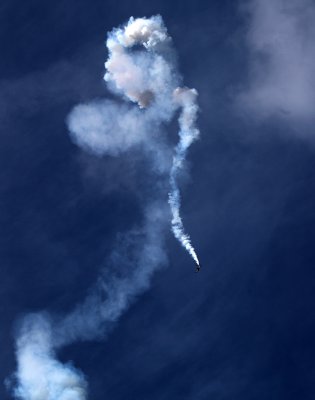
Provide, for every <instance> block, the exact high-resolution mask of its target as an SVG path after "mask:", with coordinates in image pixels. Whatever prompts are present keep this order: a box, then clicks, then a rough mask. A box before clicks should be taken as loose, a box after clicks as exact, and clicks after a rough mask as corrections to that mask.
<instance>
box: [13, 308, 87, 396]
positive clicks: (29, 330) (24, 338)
mask: <svg viewBox="0 0 315 400" xmlns="http://www.w3.org/2000/svg"><path fill="white" fill-rule="evenodd" d="M52 343H53V342H52V336H51V327H50V324H49V321H48V319H47V318H45V317H44V316H42V315H29V316H28V317H27V319H26V320H25V321H24V324H23V326H22V329H21V332H20V335H19V338H18V340H17V345H16V347H17V354H18V370H17V372H16V378H17V380H18V386H17V387H16V388H15V390H14V394H15V396H16V397H17V398H21V399H29V400H43V399H45V400H56V399H58V400H83V399H85V397H86V389H87V384H86V381H85V379H84V377H83V375H82V374H81V372H79V371H78V370H76V369H75V368H74V367H72V366H71V365H63V364H61V363H60V362H58V361H57V360H56V359H55V354H54V349H53V347H52Z"/></svg>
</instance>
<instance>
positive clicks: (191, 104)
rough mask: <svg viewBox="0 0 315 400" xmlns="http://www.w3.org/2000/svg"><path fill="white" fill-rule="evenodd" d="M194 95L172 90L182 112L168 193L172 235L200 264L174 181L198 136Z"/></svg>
mask: <svg viewBox="0 0 315 400" xmlns="http://www.w3.org/2000/svg"><path fill="white" fill-rule="evenodd" d="M196 96H197V92H196V90H195V89H187V88H183V89H182V88H178V89H175V92H174V98H175V100H176V101H177V102H178V103H179V104H180V105H181V107H182V113H181V115H180V117H179V126H180V130H179V137H180V140H179V143H178V144H177V146H176V148H175V155H174V158H173V165H172V168H171V173H170V185H171V191H170V193H169V204H170V207H171V212H172V230H173V233H174V236H175V237H176V238H177V239H178V240H179V241H180V243H181V244H182V245H183V246H184V247H185V249H186V250H187V251H188V252H189V254H190V255H191V256H192V258H193V259H194V261H195V263H196V264H197V265H198V266H200V263H199V259H198V257H197V254H196V251H195V249H194V248H193V246H192V244H191V241H190V237H189V235H188V234H186V233H185V231H184V226H183V221H182V218H181V216H180V193H179V189H178V184H177V181H176V177H177V175H178V173H179V172H180V169H181V167H182V165H183V162H184V161H185V158H186V153H187V150H188V148H189V146H190V145H191V143H192V142H193V141H194V140H196V139H197V138H198V136H199V130H198V129H197V128H196V127H195V122H196V117H197V112H198V106H197V104H196Z"/></svg>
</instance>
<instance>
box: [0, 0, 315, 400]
mask: <svg viewBox="0 0 315 400" xmlns="http://www.w3.org/2000/svg"><path fill="white" fill-rule="evenodd" d="M156 14H160V15H161V16H162V17H163V20H164V23H165V25H166V27H167V29H168V33H169V35H170V36H171V37H172V38H173V44H174V48H175V51H176V54H177V60H176V61H177V64H178V69H179V71H180V73H181V75H182V76H183V81H184V84H185V85H187V86H188V87H190V88H196V90H197V91H198V93H199V96H198V103H199V107H200V112H199V115H198V123H197V124H198V127H199V129H200V132H201V136H200V140H198V141H196V142H195V143H194V144H193V145H192V147H191V149H190V151H189V154H188V160H187V168H186V169H185V171H184V174H183V175H184V176H183V178H182V179H181V181H180V183H181V193H182V216H183V220H184V224H185V228H186V230H187V232H189V234H190V235H191V238H192V241H193V244H194V246H195V248H196V250H197V252H198V255H199V257H200V259H201V263H202V266H203V268H202V271H201V272H200V274H194V264H193V262H192V260H191V258H190V257H189V255H188V254H187V253H186V252H185V251H184V249H183V248H182V247H181V246H180V245H179V243H178V242H177V241H176V240H175V239H174V237H173V236H172V233H171V226H170V222H169V228H168V227H167V228H166V229H164V230H162V231H161V234H160V235H159V238H158V240H159V241H161V242H162V243H163V245H162V246H163V252H164V251H165V257H166V258H167V261H163V266H162V267H161V268H158V269H157V270H156V271H155V273H154V274H153V275H152V277H151V278H150V285H149V286H148V285H147V286H146V288H145V290H139V295H137V296H136V297H135V298H134V299H133V301H132V302H131V303H130V306H129V307H127V308H126V310H125V311H124V312H123V313H122V314H121V316H120V317H119V318H117V321H116V322H115V323H110V324H108V325H106V327H105V328H104V327H103V326H102V327H101V328H100V333H99V334H98V335H97V336H95V337H93V338H89V340H82V338H81V339H80V340H74V341H73V343H70V341H69V343H68V344H67V345H64V346H61V347H59V348H58V349H57V350H56V354H55V357H56V359H57V360H58V362H60V363H67V362H69V361H71V362H72V364H73V365H74V366H75V368H76V369H77V370H80V371H82V374H84V377H85V378H84V379H85V381H86V382H87V383H88V390H87V392H88V396H87V397H88V398H89V399H93V400H94V399H95V400H97V399H104V398H107V399H111V400H120V399H139V400H140V399H152V400H154V399H159V400H163V399H170V398H172V399H173V400H176V399H187V400H188V399H194V400H203V399H216V400H219V399H220V400H221V399H222V400H225V399H226V400H227V399H236V400H238V399H242V400H246V399H248V400H253V399H257V400H260V399H264V400H265V399H266V398H268V399H271V400H273V399H275V400H279V399H286V400H288V399H294V400H296V399H297V398H298V399H306V400H307V399H313V398H314V394H315V383H314V382H315V379H314V374H315V367H314V355H315V343H314V330H315V317H314V311H313V298H314V288H315V272H314V261H315V251H314V243H313V241H314V237H315V211H314V200H315V190H314V187H315V186H314V168H315V157H314V151H315V147H314V138H313V135H314V133H313V126H314V124H313V122H314V93H315V91H314V90H313V89H314V86H315V52H314V46H313V39H312V38H313V37H314V26H315V25H314V20H315V8H314V4H313V3H312V2H311V1H308V0H302V1H299V2H297V1H295V0H290V1H288V2H284V1H283V0H268V1H262V0H249V1H247V2H229V1H209V2H207V1H184V2H177V1H174V2H167V1H162V0H160V1H150V2H147V1H144V0H139V1H134V2H129V1H121V2H119V3H118V2H117V1H94V0H93V1H86V0H79V1H72V0H70V1H67V2H62V1H57V2H53V3H52V2H51V3H48V2H40V1H26V2H23V3H21V2H17V1H14V0H11V1H4V2H3V3H2V5H1V8H0V18H1V23H0V35H1V38H2V40H1V41H0V46H1V63H0V119H1V128H0V129H1V135H0V140H1V145H0V151H1V157H0V165H1V168H0V171H1V174H0V177H1V178H0V179H1V185H0V191H1V196H0V208H1V211H0V215H1V224H0V240H1V246H0V265H1V267H0V268H1V282H0V307H1V313H0V348H1V351H0V378H1V382H2V384H1V386H0V397H1V399H12V398H14V394H13V390H14V387H16V384H17V382H16V377H15V376H14V372H15V371H16V368H17V364H16V363H17V360H16V354H15V342H16V339H17V338H18V337H19V335H20V329H21V324H22V323H21V321H22V319H23V317H24V316H27V315H29V314H30V313H41V312H44V313H45V315H46V316H56V315H58V316H66V315H71V312H72V311H73V310H74V309H75V307H77V306H78V304H82V302H84V299H86V298H87V296H89V294H90V293H91V291H93V288H94V287H95V284H96V282H98V279H99V276H100V274H101V276H102V277H103V279H105V282H113V279H114V278H113V277H116V276H124V277H126V279H127V278H128V279H129V277H130V274H132V272H133V271H137V268H138V264H137V256H138V253H139V251H140V250H139V249H141V242H140V245H139V243H138V242H135V241H134V239H133V240H131V239H130V241H129V242H128V246H126V240H125V238H126V236H125V235H126V232H130V230H132V229H135V228H138V227H139V226H141V224H143V221H144V207H143V204H144V201H146V200H147V199H151V200H152V199H156V198H158V199H159V201H161V203H160V204H162V206H161V207H163V204H164V203H163V201H164V200H165V206H167V196H165V198H163V193H162V194H160V192H159V191H158V190H157V188H156V186H154V185H155V184H156V183H157V178H156V175H155V174H153V173H152V171H151V170H150V166H149V162H148V157H147V156H143V153H142V152H141V151H139V150H137V149H136V150H134V149H131V150H127V151H126V152H124V153H122V154H119V155H118V156H113V155H108V154H105V155H103V156H99V155H96V154H94V153H93V152H91V151H86V149H83V148H81V147H80V146H78V145H77V144H76V143H75V142H74V141H73V137H72V136H71V135H70V134H69V130H68V126H67V118H68V116H69V113H71V110H73V108H74V107H75V106H77V105H78V104H90V103H91V102H93V101H95V100H99V101H102V99H114V100H115V99H117V96H115V95H114V94H113V93H111V92H110V91H109V90H108V88H107V87H106V84H105V82H104V80H103V75H104V62H105V60H106V59H107V57H108V54H107V50H106V46H105V41H106V37H107V32H109V31H111V30H112V29H113V28H114V27H117V26H120V25H121V24H123V23H125V22H127V20H128V19H129V17H130V16H134V17H143V16H146V17H150V16H151V15H156ZM119 101H121V102H122V103H124V101H122V100H119ZM165 132H166V133H167V138H168V139H167V140H168V141H169V142H168V143H171V144H175V143H176V141H177V121H176V118H175V119H174V120H172V121H171V123H170V124H169V125H168V126H167V127H165ZM167 156H168V153H166V156H165V157H167ZM153 183H154V185H153ZM162 183H163V185H166V186H167V183H165V182H164V181H163V180H162ZM163 199H164V200H163ZM140 236H141V235H140ZM113 254H114V256H115V257H118V258H117V259H118V260H120V258H119V257H121V259H122V260H126V259H128V260H129V263H128V262H125V261H124V262H120V261H119V263H118V264H119V265H120V266H121V268H117V262H116V261H115V260H117V259H115V257H114V256H113ZM163 254H164V253H163ZM113 257H114V258H113ZM115 262H116V264H115ZM139 276H141V274H140V275H139ZM131 282H132V280H131ZM101 296H102V295H101ZM98 313H99V310H97V309H91V310H90V309H89V316H85V318H86V321H87V322H88V321H90V319H88V318H91V319H92V318H93V316H94V315H97V314H98ZM47 318H48V317H47ZM105 331H106V335H105V334H104V332H105ZM31 335H32V333H31ZM92 336H93V335H92ZM5 382H6V383H5ZM33 399H34V400H35V399H36V400H37V398H35V397H34V398H30V399H29V400H33Z"/></svg>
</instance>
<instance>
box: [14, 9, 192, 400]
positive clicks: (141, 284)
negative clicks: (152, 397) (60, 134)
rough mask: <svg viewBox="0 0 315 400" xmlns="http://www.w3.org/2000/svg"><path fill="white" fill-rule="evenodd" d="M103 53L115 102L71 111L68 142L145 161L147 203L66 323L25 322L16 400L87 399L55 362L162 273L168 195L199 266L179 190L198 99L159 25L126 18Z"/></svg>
mask: <svg viewBox="0 0 315 400" xmlns="http://www.w3.org/2000/svg"><path fill="white" fill-rule="evenodd" d="M106 45H107V48H108V52H109V57H108V60H107V61H106V63H105V68H106V74H105V76H104V79H105V81H106V83H107V85H108V88H109V89H110V90H111V91H112V92H113V93H115V94H116V95H118V96H120V101H119V102H115V101H112V100H107V99H106V100H96V101H92V102H90V103H87V104H79V105H77V106H76V107H74V109H73V110H72V111H71V113H70V114H69V116H68V118H67V125H68V129H69V132H70V136H71V138H72V140H73V141H74V143H76V144H77V145H78V146H80V147H81V148H83V149H84V150H86V151H89V152H91V153H93V154H96V155H98V156H101V155H104V156H105V155H106V156H119V155H120V154H122V153H124V152H127V151H128V155H129V156H131V155H132V154H133V152H135V153H136V154H138V153H139V151H141V152H142V153H143V154H144V155H145V157H146V159H147V160H149V161H150V165H151V167H150V168H148V170H146V171H144V173H145V174H146V177H149V178H150V180H151V181H152V185H151V194H150V196H147V198H146V199H145V201H144V203H143V204H141V205H142V209H143V214H144V218H143V224H142V225H140V226H137V227H134V228H133V229H131V231H129V232H127V233H125V234H124V235H123V236H122V238H123V239H122V240H121V241H119V242H118V243H117V247H116V249H115V250H114V251H113V252H112V254H111V255H110V257H109V259H108V262H107V264H106V266H105V267H104V268H103V269H102V270H101V271H100V276H99V279H98V280H97V282H96V284H95V285H94V286H93V287H92V288H91V290H90V292H89V295H88V296H87V298H86V299H84V300H83V301H82V302H81V303H80V304H78V305H76V306H75V307H74V309H73V311H72V312H70V313H69V314H67V315H64V316H60V315H59V316H54V315H49V314H48V313H47V312H46V313H38V314H31V315H26V316H25V318H24V319H23V320H22V321H21V323H20V326H21V328H20V329H19V331H18V335H17V339H16V356H17V371H16V373H15V380H14V381H15V382H16V385H15V387H14V388H13V394H14V395H15V397H16V398H18V399H23V400H42V399H45V400H84V399H85V398H86V392H87V382H86V380H85V377H84V375H83V374H82V373H81V372H80V371H78V370H77V369H75V368H74V367H73V366H72V365H71V364H62V363H60V362H59V361H58V360H57V352H58V351H59V350H60V349H61V348H62V347H63V346H66V345H69V344H71V343H74V342H78V341H82V340H93V339H96V338H97V339H100V338H105V337H106V335H107V334H108V332H109V331H110V329H111V327H112V325H113V323H115V322H116V321H117V320H118V319H119V317H120V316H121V315H122V313H123V312H124V311H125V310H126V309H127V308H128V307H129V306H130V305H131V304H132V302H134V301H135V299H136V298H137V296H138V295H139V294H140V293H142V292H143V291H144V290H146V289H148V287H149V286H150V280H151V277H152V274H153V273H154V272H155V271H156V270H157V269H158V268H160V267H161V266H162V265H165V264H166V263H167V257H166V253H165V250H164V242H163V237H164V235H165V234H164V232H165V229H166V227H167V226H168V223H169V212H168V210H166V209H165V206H166V204H165V197H166V195H167V192H168V190H169V187H170V193H169V205H170V208H171V213H172V229H173V232H174V235H175V237H176V238H177V239H178V240H179V241H180V243H181V244H182V245H183V246H184V247H185V248H186V250H187V251H188V252H189V253H190V255H191V256H192V257H193V259H194V261H195V262H196V264H197V265H199V261H198V257H197V255H196V253H195V250H194V248H193V247H192V245H191V243H190V239H189V236H188V235H187V234H186V233H185V231H184V228H183V223H182V219H181V217H180V194H179V189H178V185H177V177H178V175H179V173H180V170H181V166H182V165H183V163H184V161H185V157H186V153H187V150H188V148H189V146H190V145H191V143H192V142H193V141H194V140H195V139H196V138H197V137H198V135H199V131H198V130H197V128H196V127H195V121H196V114H197V111H198V106H197V104H196V96H197V92H196V91H195V90H194V89H188V88H185V87H180V83H181V78H180V76H179V74H178V72H177V70H176V65H175V62H174V57H173V49H172V41H171V38H170V37H169V35H168V34H167V30H166V28H165V26H164V24H163V21H162V18H161V17H160V16H154V17H151V18H137V19H134V18H130V20H129V22H128V23H127V24H126V25H125V26H123V27H121V28H117V29H114V30H113V31H112V32H110V33H109V34H108V39H107V42H106ZM136 45H137V46H138V47H139V45H140V46H143V50H139V49H138V47H136V48H135V46H136ZM121 100H127V101H128V102H125V103H124V102H122V101H121ZM130 102H131V103H135V104H136V105H137V106H135V105H134V104H130ZM177 110H180V116H179V128H180V129H179V138H180V140H179V143H178V144H177V146H176V148H175V153H174V155H173V162H171V159H172V154H173V149H172V148H171V146H170V145H169V143H168V141H167V140H166V137H165V130H164V129H163V125H165V123H167V122H169V121H170V120H171V119H172V118H173V117H174V115H175V112H176V111H177ZM152 197H153V198H152Z"/></svg>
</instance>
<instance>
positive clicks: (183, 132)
mask: <svg viewBox="0 0 315 400" xmlns="http://www.w3.org/2000/svg"><path fill="white" fill-rule="evenodd" d="M170 42H171V38H170V37H169V36H168V35H167V32H166V29H165V27H164V25H163V22H162V19H161V18H160V17H152V18H151V19H144V18H139V19H136V20H134V19H130V20H129V23H128V25H127V26H126V27H125V28H124V29H118V30H116V31H114V35H113V36H112V37H110V38H109V40H108V41H107V46H108V49H109V51H110V57H109V59H108V61H107V62H106V63H105V67H106V68H107V73H106V74H105V80H106V81H108V82H110V83H113V84H114V85H115V86H114V87H115V88H116V89H117V90H120V91H122V92H123V94H124V95H125V96H126V97H128V98H129V99H130V100H131V101H134V102H137V103H138V104H139V107H140V108H145V107H148V106H150V102H151V101H152V102H155V103H156V104H157V105H158V107H154V104H153V109H154V112H155V111H156V108H158V109H160V108H161V107H162V106H163V107H165V105H166V106H167V110H166V111H168V112H170V111H171V112H172V111H173V110H174V108H175V109H176V108H178V107H180V108H181V114H180V117H179V126H180V130H179V137H180V140H179V143H178V145H177V146H176V148H175V155H174V158H173V165H172V168H171V172H170V186H171V191H170V193H169V204H170V207H171V212H172V230H173V233H174V236H175V237H176V238H177V239H178V240H179V242H180V243H181V244H182V245H183V247H184V248H185V249H186V250H187V251H188V252H189V254H190V255H191V256H192V258H193V259H194V261H195V263H196V264H197V265H200V264H199V260H198V257H197V254H196V251H195V249H194V248H193V246H192V244H191V241H190V238H189V235H188V234H186V233H185V230H184V226H183V221H182V218H181V216H180V193H179V188H178V184H177V179H176V178H177V175H178V174H179V172H180V169H181V166H182V164H183V162H184V161H185V157H186V153H187V150H188V148H189V146H190V145H191V143H192V142H193V141H194V140H195V139H197V138H198V136H199V131H198V129H197V128H196V127H195V122H196V116H197V112H198V106H197V102H196V97H197V91H196V90H195V89H188V88H180V87H176V85H177V84H178V78H177V79H176V80H175V82H170V76H171V75H173V76H174V66H173V65H172V64H170V63H169V62H167V61H168V60H166V59H163V57H161V56H160V54H163V53H165V49H166V47H169V45H170ZM136 44H142V45H143V46H144V47H145V48H146V49H147V50H148V51H149V52H151V53H153V54H154V53H155V55H156V56H155V57H156V61H155V62H154V64H153V66H152V68H148V69H147V70H146V73H143V72H142V70H141V68H140V67H139V66H138V65H137V59H136V60H134V59H133V58H131V57H130V55H129V54H128V53H127V52H126V51H125V49H126V48H127V49H128V48H129V47H132V46H134V45H136ZM171 72H173V74H171ZM177 75H178V74H177ZM152 78H155V79H152ZM161 82H162V83H163V85H162V86H161ZM161 88H162V89H164V90H162V91H161ZM171 91H172V96H171V97H170V92H171ZM170 100H172V103H173V104H170V103H169V101H170ZM166 115H168V114H167V112H166Z"/></svg>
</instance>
